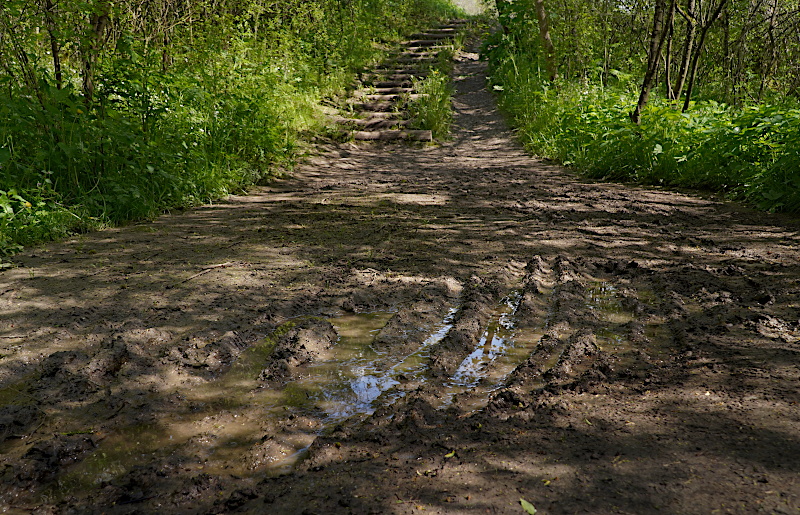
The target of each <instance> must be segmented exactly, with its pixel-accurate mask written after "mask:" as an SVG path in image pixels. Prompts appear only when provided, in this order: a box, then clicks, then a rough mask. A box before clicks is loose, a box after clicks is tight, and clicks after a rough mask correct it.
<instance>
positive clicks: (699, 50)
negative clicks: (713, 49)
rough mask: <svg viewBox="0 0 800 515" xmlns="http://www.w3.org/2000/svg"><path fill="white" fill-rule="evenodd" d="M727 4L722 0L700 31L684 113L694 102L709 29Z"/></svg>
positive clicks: (687, 88)
mask: <svg viewBox="0 0 800 515" xmlns="http://www.w3.org/2000/svg"><path fill="white" fill-rule="evenodd" d="M726 3H728V0H720V2H719V5H718V6H717V7H716V9H714V12H713V14H712V15H711V17H710V18H709V19H708V21H707V22H706V23H705V24H703V27H702V29H700V39H698V40H697V48H695V51H694V56H693V57H692V72H691V75H690V76H689V85H688V86H687V87H686V98H685V99H684V101H683V109H682V111H683V112H686V110H688V109H689V103H690V102H691V100H692V90H693V89H694V84H695V79H696V78H697V67H698V65H699V64H700V55H701V54H702V53H703V45H704V44H705V41H706V35H707V34H708V29H710V28H711V25H713V24H714V21H716V19H717V18H719V15H720V13H721V12H722V8H723V7H725V4H726Z"/></svg>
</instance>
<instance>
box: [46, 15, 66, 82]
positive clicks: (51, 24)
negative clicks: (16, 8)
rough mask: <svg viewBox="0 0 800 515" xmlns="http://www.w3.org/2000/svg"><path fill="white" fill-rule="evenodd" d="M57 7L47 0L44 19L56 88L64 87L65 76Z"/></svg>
mask: <svg viewBox="0 0 800 515" xmlns="http://www.w3.org/2000/svg"><path fill="white" fill-rule="evenodd" d="M55 11H56V5H55V3H54V2H53V0H45V2H44V17H45V22H46V25H47V34H48V36H49V38H50V53H51V54H52V57H53V76H54V77H55V79H56V88H58V89H61V88H62V86H63V80H64V79H63V74H62V72H61V45H60V44H59V42H58V34H57V30H58V29H57V26H56V12H55Z"/></svg>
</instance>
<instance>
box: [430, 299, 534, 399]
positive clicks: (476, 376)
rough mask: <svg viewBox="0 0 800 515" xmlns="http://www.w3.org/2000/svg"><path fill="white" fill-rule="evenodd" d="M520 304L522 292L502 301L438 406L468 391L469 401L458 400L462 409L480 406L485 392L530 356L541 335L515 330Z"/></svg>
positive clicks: (446, 386) (487, 393)
mask: <svg viewBox="0 0 800 515" xmlns="http://www.w3.org/2000/svg"><path fill="white" fill-rule="evenodd" d="M521 302H522V293H521V292H516V291H515V292H513V293H512V294H511V295H509V296H508V297H506V298H505V299H503V302H502V303H501V305H500V306H499V307H498V308H497V310H496V311H495V313H494V316H493V320H492V321H491V322H490V323H489V326H488V327H487V329H486V331H484V333H483V336H482V337H481V339H480V341H479V342H478V345H477V346H476V347H475V350H473V351H472V353H470V355H469V356H467V357H466V358H465V359H464V361H462V362H461V365H460V366H459V367H458V369H456V371H455V373H454V374H453V377H451V378H450V381H449V382H448V383H447V384H446V385H445V395H444V396H443V398H442V403H441V406H448V405H450V404H451V403H452V402H453V398H454V397H455V396H456V395H459V394H464V393H467V392H469V393H470V395H469V398H462V399H461V405H462V407H464V408H467V409H472V410H475V409H479V408H481V407H483V406H484V405H485V404H486V401H487V400H488V398H489V393H491V392H492V391H494V390H497V389H498V388H500V387H501V385H502V384H503V381H504V380H505V378H506V377H507V376H508V375H509V374H510V373H511V372H512V371H513V370H514V368H515V367H516V366H517V365H519V364H520V363H521V362H522V361H524V360H525V359H526V358H527V357H528V356H529V355H530V353H531V350H532V348H533V346H534V345H535V344H536V343H537V342H538V341H539V340H540V339H541V337H542V335H543V333H542V332H541V330H540V328H537V329H524V330H523V329H520V328H518V327H516V325H515V315H516V313H517V310H518V309H519V306H520V303H521Z"/></svg>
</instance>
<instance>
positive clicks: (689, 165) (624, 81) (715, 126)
mask: <svg viewBox="0 0 800 515" xmlns="http://www.w3.org/2000/svg"><path fill="white" fill-rule="evenodd" d="M491 58H492V60H493V73H492V86H493V87H494V89H495V90H496V91H498V92H499V93H500V104H501V106H502V108H503V109H504V110H505V111H506V112H507V113H509V114H510V116H511V118H512V123H513V124H514V125H515V126H516V127H517V128H518V130H519V134H520V138H521V140H522V142H523V143H524V144H525V145H526V147H527V148H528V150H530V151H531V152H533V153H535V154H538V155H540V156H543V157H548V158H552V159H555V160H557V161H560V162H561V163H563V164H565V165H568V166H570V167H573V168H574V169H575V170H576V171H578V172H580V173H582V174H585V175H587V176H590V177H594V178H600V179H608V180H617V181H631V182H637V183H642V184H654V185H666V186H676V187H688V188H695V189H702V190H710V191H718V192H724V193H725V194H726V195H727V196H728V197H729V198H733V199H739V200H745V201H747V202H748V203H750V204H752V205H754V206H757V207H759V208H760V209H763V210H768V211H786V212H800V105H798V103H797V102H796V101H793V100H791V99H786V100H783V101H782V102H779V103H761V104H756V105H749V106H745V107H741V108H734V107H731V106H728V105H725V104H722V103H718V102H715V101H713V100H703V101H698V102H693V103H692V105H691V108H690V109H689V110H688V111H687V112H683V113H682V112H681V110H680V107H681V106H680V105H678V104H676V103H674V102H670V101H667V100H663V99H654V100H651V102H650V103H649V104H648V106H647V107H646V109H645V110H644V112H643V113H642V120H641V124H640V125H636V124H634V123H632V122H631V120H630V118H629V113H630V112H631V110H632V109H633V106H635V105H636V100H637V95H638V89H637V87H638V86H637V84H636V83H635V81H633V80H632V79H631V77H629V76H626V75H625V74H622V73H619V74H618V78H617V79H616V80H613V81H610V82H612V83H611V84H606V85H602V84H598V83H592V82H591V81H582V82H578V83H568V82H561V83H559V84H558V86H557V87H553V86H550V85H549V84H548V83H547V81H546V80H542V79H543V78H542V77H541V70H540V67H539V66H538V63H537V60H536V59H535V57H532V56H529V55H525V54H524V53H514V52H507V51H503V49H502V47H495V48H494V49H493V50H492V52H491ZM598 82H599V81H598Z"/></svg>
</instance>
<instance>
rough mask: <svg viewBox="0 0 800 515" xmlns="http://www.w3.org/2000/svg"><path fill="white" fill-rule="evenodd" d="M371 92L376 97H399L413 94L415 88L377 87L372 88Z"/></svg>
mask: <svg viewBox="0 0 800 515" xmlns="http://www.w3.org/2000/svg"><path fill="white" fill-rule="evenodd" d="M369 91H371V92H372V93H374V94H376V95H398V94H400V93H413V92H414V88H409V87H404V86H388V87H380V86H375V87H374V88H371V89H370V90H369Z"/></svg>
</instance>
